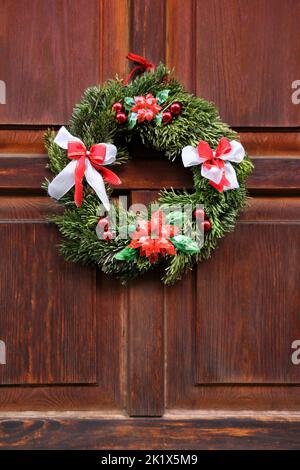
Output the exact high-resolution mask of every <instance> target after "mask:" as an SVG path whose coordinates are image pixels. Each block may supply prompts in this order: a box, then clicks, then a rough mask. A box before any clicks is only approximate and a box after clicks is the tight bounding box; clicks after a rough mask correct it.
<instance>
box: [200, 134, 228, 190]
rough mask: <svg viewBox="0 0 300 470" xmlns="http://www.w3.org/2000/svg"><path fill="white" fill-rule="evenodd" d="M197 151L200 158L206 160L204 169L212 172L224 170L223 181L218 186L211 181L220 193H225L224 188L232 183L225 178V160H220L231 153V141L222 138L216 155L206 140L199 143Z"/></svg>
mask: <svg viewBox="0 0 300 470" xmlns="http://www.w3.org/2000/svg"><path fill="white" fill-rule="evenodd" d="M197 149H198V154H199V157H201V158H203V159H205V161H204V163H203V167H204V168H205V169H206V170H207V171H210V170H211V169H212V168H214V167H215V168H218V169H219V170H222V179H221V181H220V182H219V183H218V184H217V183H214V182H213V181H210V182H209V183H210V185H211V186H213V187H214V188H216V189H217V190H218V191H220V192H221V191H223V188H224V186H230V182H229V181H228V179H227V178H226V176H225V162H224V160H221V159H220V157H221V156H223V155H225V154H226V153H229V152H230V151H231V144H230V142H229V140H228V139H227V138H226V137H222V139H221V140H220V142H219V144H218V146H217V148H216V151H215V153H214V152H213V151H212V149H211V148H210V146H209V144H208V143H207V142H205V141H204V140H201V141H200V142H199V144H198V147H197Z"/></svg>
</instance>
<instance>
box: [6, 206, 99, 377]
mask: <svg viewBox="0 0 300 470" xmlns="http://www.w3.org/2000/svg"><path fill="white" fill-rule="evenodd" d="M20 201H21V200H20ZM40 207H41V209H40V211H39V206H33V207H31V206H30V205H27V206H26V207H25V210H24V203H23V202H21V204H20V207H19V208H18V204H16V201H15V203H14V204H13V203H11V202H10V201H9V199H8V200H7V204H6V209H7V210H5V204H4V201H3V199H2V200H1V219H2V220H1V221H0V222H1V223H0V239H1V264H0V298H1V300H0V305H1V315H0V339H1V340H3V341H4V342H5V344H6V364H5V365H0V384H2V385H3V384H55V383H57V384H58V383H60V384H70V383H95V382H96V380H97V377H96V347H95V299H96V291H95V283H96V278H95V270H93V269H90V268H85V267H79V266H77V267H76V266H74V265H72V264H69V263H66V262H65V261H64V260H63V258H62V257H60V256H59V254H58V248H57V244H58V242H59V235H58V233H57V230H56V228H55V227H54V226H53V227H52V226H50V225H49V224H47V223H46V220H43V217H45V207H44V206H43V205H41V206H40ZM18 209H19V211H18ZM41 211H42V212H41Z"/></svg>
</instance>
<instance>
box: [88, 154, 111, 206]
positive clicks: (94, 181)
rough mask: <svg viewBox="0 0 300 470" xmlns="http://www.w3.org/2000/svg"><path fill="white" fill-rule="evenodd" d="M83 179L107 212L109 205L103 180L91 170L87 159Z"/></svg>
mask: <svg viewBox="0 0 300 470" xmlns="http://www.w3.org/2000/svg"><path fill="white" fill-rule="evenodd" d="M85 177H86V180H87V182H88V184H89V185H90V186H91V187H92V188H93V190H94V191H95V193H96V194H97V196H98V198H99V199H100V201H101V202H102V204H103V205H104V207H105V209H106V210H107V211H108V210H109V208H110V204H109V199H108V197H107V194H106V189H105V185H104V181H103V178H102V176H101V175H100V173H98V171H96V170H95V168H93V166H92V165H91V163H90V162H89V160H88V159H87V160H86V169H85Z"/></svg>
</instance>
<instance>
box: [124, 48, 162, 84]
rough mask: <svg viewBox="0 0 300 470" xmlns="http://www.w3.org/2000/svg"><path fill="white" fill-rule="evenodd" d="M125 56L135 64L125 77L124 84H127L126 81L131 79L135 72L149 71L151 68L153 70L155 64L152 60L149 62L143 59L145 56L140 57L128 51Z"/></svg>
mask: <svg viewBox="0 0 300 470" xmlns="http://www.w3.org/2000/svg"><path fill="white" fill-rule="evenodd" d="M126 58H127V59H128V60H132V61H133V62H135V63H136V64H137V65H136V66H135V67H134V68H133V69H132V70H131V72H130V74H129V75H128V77H127V78H125V80H124V85H127V83H128V82H129V81H130V80H131V79H132V77H133V76H134V75H135V74H136V73H137V72H141V73H143V72H150V71H151V70H155V65H154V64H153V63H152V62H149V60H147V59H145V57H142V56H140V55H138V54H134V53H133V52H129V53H128V54H127V56H126Z"/></svg>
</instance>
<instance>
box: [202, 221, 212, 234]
mask: <svg viewBox="0 0 300 470" xmlns="http://www.w3.org/2000/svg"><path fill="white" fill-rule="evenodd" d="M201 226H202V228H203V231H204V232H209V231H210V230H211V223H210V221H209V220H204V221H203V222H202V223H201Z"/></svg>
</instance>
